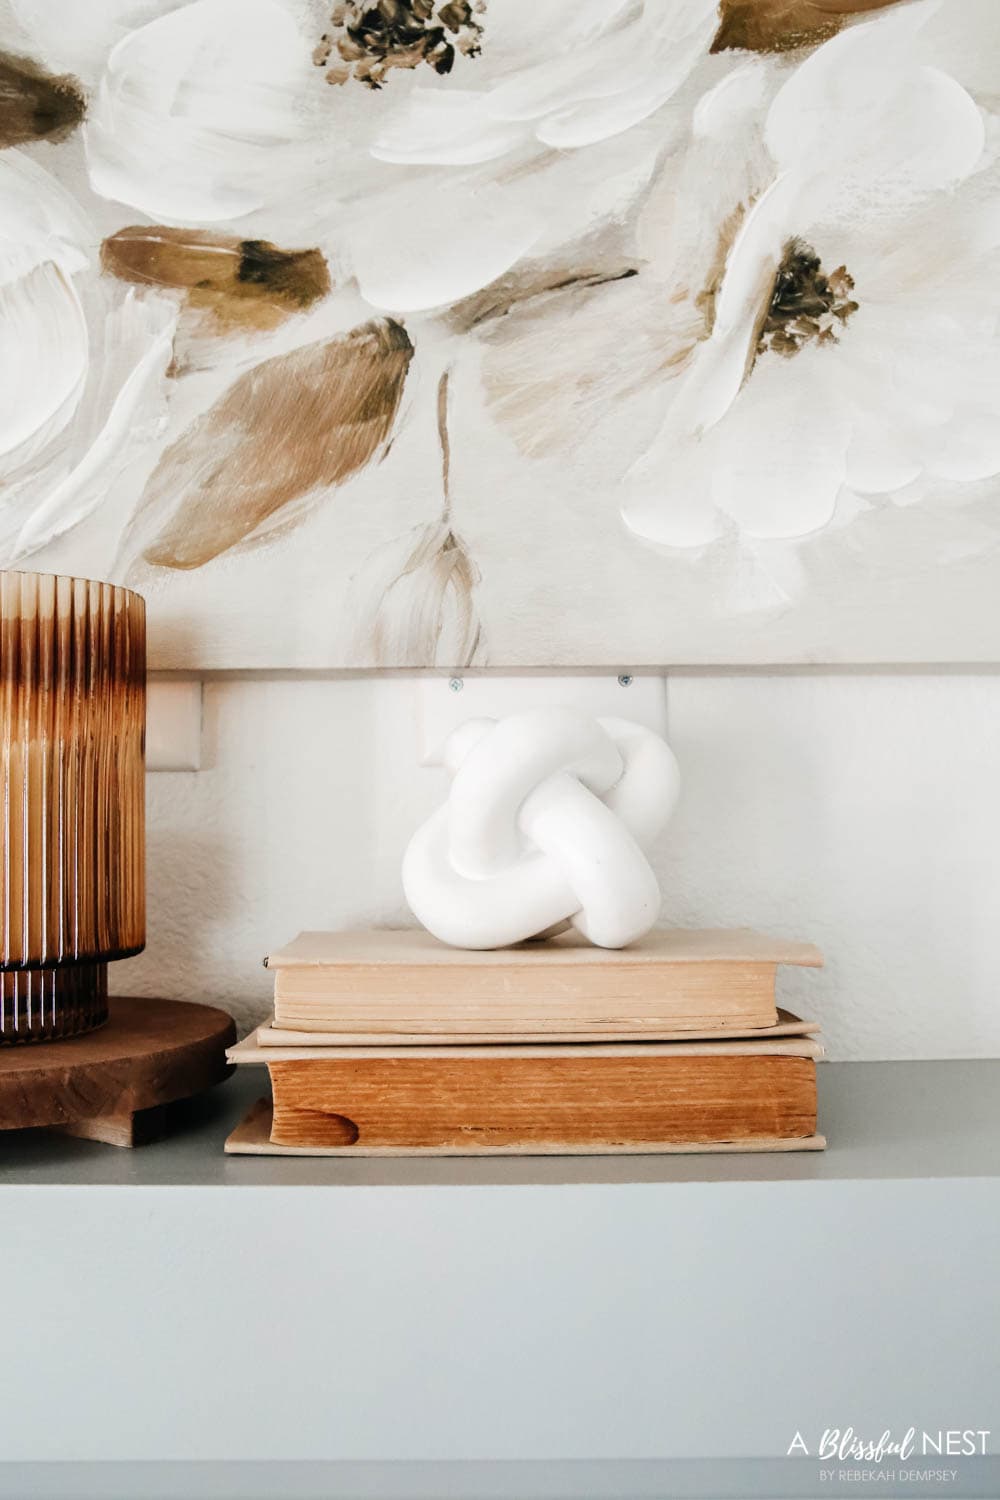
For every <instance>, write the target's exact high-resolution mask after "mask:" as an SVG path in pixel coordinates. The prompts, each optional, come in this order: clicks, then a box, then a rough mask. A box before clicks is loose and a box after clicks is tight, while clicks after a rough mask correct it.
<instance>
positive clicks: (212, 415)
mask: <svg viewBox="0 0 1000 1500" xmlns="http://www.w3.org/2000/svg"><path fill="white" fill-rule="evenodd" d="M412 356H413V345H412V344H411V343H410V340H409V338H408V336H407V334H406V331H405V329H403V328H402V327H401V326H400V324H398V323H395V322H393V321H391V320H390V319H380V320H377V321H373V322H370V323H364V324H361V325H360V326H359V327H357V328H353V329H352V330H351V331H350V332H349V333H346V334H343V335H341V336H339V337H337V338H332V339H326V340H323V341H322V342H320V343H315V344H307V345H305V346H304V347H302V348H299V349H295V350H293V351H292V352H291V353H290V354H282V355H278V356H276V357H275V358H273V359H268V360H265V361H264V362H263V363H262V364H260V365H258V366H256V368H255V369H253V370H250V371H248V373H247V374H245V375H243V376H241V377H240V379H239V380H237V381H235V382H234V384H233V385H231V386H230V387H229V389H228V391H227V392H226V393H225V395H224V396H223V397H222V398H221V399H220V400H219V401H217V402H216V404H215V405H214V406H212V407H211V408H210V409H209V410H208V411H207V412H205V413H204V414H203V415H202V416H200V417H199V418H198V419H197V420H196V421H194V422H192V424H191V425H190V427H188V428H187V430H186V431H185V432H183V433H182V434H181V435H180V437H179V438H177V440H176V441H175V442H174V443H172V444H171V446H170V447H169V448H167V450H166V452H165V453H164V454H163V456H162V457H161V459H160V461H159V463H158V464H157V466H156V469H155V470H154V471H153V474H152V476H151V478H150V480H149V483H148V485H147V486H146V491H145V494H144V495H143V497H142V501H141V502H140V506H139V510H138V512H137V514H136V517H135V520H134V522H133V524H132V527H131V530H130V534H129V536H128V537H127V538H126V542H125V550H126V552H127V554H128V555H129V556H135V555H136V554H141V555H142V556H143V558H144V559H145V561H146V562H148V563H151V564H153V565H154V566H156V567H161V568H200V567H202V566H203V565H204V564H205V563H207V562H210V561H211V560H212V559H213V558H215V557H218V556H220V554H221V553H223V552H227V551H228V550H229V549H230V548H231V547H235V546H237V545H238V544H239V543H241V542H244V541H246V540H247V539H248V538H249V537H251V536H252V535H253V534H254V533H255V532H257V531H258V530H259V529H260V528H262V527H265V526H267V525H269V524H273V522H274V520H275V518H276V517H277V516H278V515H279V513H282V512H285V514H286V515H287V512H286V510H285V508H286V507H288V506H290V505H292V503H293V502H296V501H300V500H303V499H305V498H306V497H307V496H308V495H310V494H311V493H312V492H313V491H316V490H321V489H327V488H329V487H331V486H333V485H338V484H342V483H343V481H344V480H345V479H348V478H350V476H351V475H352V474H354V473H356V472H357V470H358V469H361V468H363V467H364V465H365V464H367V463H369V462H370V461H371V459H372V458H374V457H375V455H376V454H377V453H378V452H379V450H380V449H381V448H382V446H383V444H384V443H385V442H386V441H387V440H388V438H389V436H390V433H391V431H392V426H393V423H394V421H395V418H396V413H397V411H398V410H399V403H400V399H401V397H402V393H403V385H404V382H405V380H406V373H407V369H408V368H409V363H410V360H411V358H412ZM164 517H167V518H168V519H166V521H165V524H164Z"/></svg>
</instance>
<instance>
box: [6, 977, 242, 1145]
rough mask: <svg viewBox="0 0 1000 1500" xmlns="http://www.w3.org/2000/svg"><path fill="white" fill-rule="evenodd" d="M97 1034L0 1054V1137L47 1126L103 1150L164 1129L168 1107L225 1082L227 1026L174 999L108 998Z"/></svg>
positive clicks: (230, 1031)
mask: <svg viewBox="0 0 1000 1500" xmlns="http://www.w3.org/2000/svg"><path fill="white" fill-rule="evenodd" d="M110 1011H111V1014H110V1018H109V1020H108V1023H107V1025H106V1026H103V1027H101V1029H100V1030H99V1031H93V1032H90V1033H88V1034H87V1035H86V1036H80V1037H74V1038H72V1039H71V1040H67V1041H58V1042H38V1043H32V1044H29V1045H27V1046H24V1047H11V1048H4V1049H2V1050H0V1130H23V1129H25V1128H27V1127H30V1126H39V1125H42V1126H48V1127H51V1128H54V1129H57V1130H59V1131H61V1132H62V1133H63V1134H65V1135H76V1136H84V1137H86V1138H87V1139H88V1140H96V1141H104V1142H106V1143H107V1144H108V1145H113V1146H138V1145H143V1144H145V1143H146V1142H148V1141H152V1140H156V1139H158V1138H159V1137H160V1136H162V1135H163V1134H164V1133H165V1132H166V1130H167V1129H168V1128H169V1114H170V1111H169V1106H170V1105H171V1104H174V1103H176V1102H177V1101H179V1100H182V1099H189V1098H191V1097H192V1096H193V1095H194V1094H200V1093H202V1092H203V1091H204V1090H205V1089H207V1088H211V1087H212V1085H213V1084H216V1083H219V1082H221V1081H222V1079H224V1078H226V1077H228V1075H229V1074H230V1072H231V1071H232V1069H231V1068H230V1066H229V1065H228V1064H227V1062H226V1048H227V1047H229V1046H231V1045H232V1044H233V1042H234V1041H235V1040H236V1027H235V1024H234V1022H233V1020H232V1018H231V1017H230V1016H227V1015H226V1013H225V1011H221V1010H216V1009H215V1007H214V1006H209V1005H192V1004H189V1003H187V1002H185V1001H182V1000H150V999H139V998H129V997H122V996H113V997H112V999H111V1001H110Z"/></svg>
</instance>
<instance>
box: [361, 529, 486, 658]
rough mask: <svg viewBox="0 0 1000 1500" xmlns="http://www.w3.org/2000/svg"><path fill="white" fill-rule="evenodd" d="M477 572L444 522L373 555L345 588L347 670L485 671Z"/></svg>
mask: <svg viewBox="0 0 1000 1500" xmlns="http://www.w3.org/2000/svg"><path fill="white" fill-rule="evenodd" d="M478 583H479V569H478V568H477V567H476V565H475V563H474V562H473V561H472V559H471V558H470V556H469V554H468V552H467V551H466V549H465V546H464V544H463V542H462V539H461V537H459V536H457V535H456V534H455V532H454V531H453V529H452V527H451V524H450V522H448V521H439V522H432V523H431V524H429V525H426V526H415V527H413V529H412V530H410V531H407V532H405V533H404V534H403V535H402V536H398V537H395V538H393V540H392V541H391V542H389V543H388V544H387V545H385V546H384V547H380V548H378V549H377V550H376V551H375V552H374V553H373V554H372V555H371V556H370V557H369V558H368V559H367V560H366V561H365V563H364V564H363V566H362V567H361V569H360V571H359V573H358V575H357V577H356V578H355V579H354V582H353V584H352V587H351V595H350V600H349V607H350V612H351V617H352V620H353V621H354V629H353V640H352V649H351V665H352V666H356V667H444V668H452V669H454V668H458V667H469V666H473V665H478V666H482V665H484V654H483V653H484V643H483V637H482V631H481V627H480V623H479V615H478V612H477V609H476V597H475V596H476V587H477V585H478Z"/></svg>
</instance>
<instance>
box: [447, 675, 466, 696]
mask: <svg viewBox="0 0 1000 1500" xmlns="http://www.w3.org/2000/svg"><path fill="white" fill-rule="evenodd" d="M448 686H449V687H450V688H451V691H452V692H453V693H460V692H461V691H462V689H463V688H464V687H465V683H464V682H463V681H462V679H461V677H452V678H451V679H450V680H449V682H448Z"/></svg>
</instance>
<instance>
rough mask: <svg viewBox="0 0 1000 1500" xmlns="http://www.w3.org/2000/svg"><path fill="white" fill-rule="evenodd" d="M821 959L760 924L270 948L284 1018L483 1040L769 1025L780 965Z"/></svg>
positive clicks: (361, 935) (351, 940) (415, 933)
mask: <svg viewBox="0 0 1000 1500" xmlns="http://www.w3.org/2000/svg"><path fill="white" fill-rule="evenodd" d="M822 961H823V960H822V957H821V955H820V953H819V950H818V949H817V948H815V947H814V946H813V945H812V944H811V943H801V942H792V941H789V940H787V939H782V938H771V937H765V936H762V935H761V934H759V933H755V932H751V931H749V930H748V929H719V930H709V931H697V932H695V931H682V930H677V929H672V930H669V929H665V930H658V931H654V932H651V933H649V934H647V936H646V937H644V938H643V939H642V940H641V941H640V942H638V943H635V944H633V945H632V946H631V947H629V948H625V949H621V950H617V949H615V950H610V949H605V948H595V947H593V946H592V945H591V944H589V943H587V942H585V941H583V940H582V939H581V938H579V937H577V936H576V935H575V934H567V935H563V936H560V937H557V938H553V939H550V940H548V941H546V942H540V943H523V944H520V945H519V946H518V947H516V948H503V949H497V950H490V951H485V952H475V951H469V950H466V949H458V948H448V947H446V946H445V945H444V944H443V943H439V942H438V941H437V939H436V938H433V937H431V936H430V934H429V933H426V932H422V931H419V930H411V929H406V930H393V931H382V932H379V931H365V932H304V933H302V934H300V936H299V937H297V938H296V939H295V941H294V942H293V943H290V944H289V945H288V947H286V948H282V949H279V950H278V951H277V952H274V953H272V954H270V955H269V956H268V958H267V960H266V962H267V965H268V968H269V969H271V970H273V972H274V1025H275V1027H276V1028H277V1029H278V1030H279V1031H296V1032H298V1031H303V1032H323V1031H329V1032H333V1033H336V1034H337V1036H338V1037H354V1036H362V1035H363V1036H364V1037H366V1038H371V1037H373V1036H379V1035H395V1036H399V1035H403V1036H409V1037H417V1038H420V1037H427V1038H433V1037H435V1036H438V1035H447V1036H449V1037H452V1038H462V1037H468V1038H469V1039H470V1040H471V1039H476V1040H482V1039H483V1038H485V1037H491V1038H497V1037H501V1038H502V1037H509V1036H513V1035H517V1036H532V1037H542V1036H545V1035H546V1034H551V1035H552V1037H553V1038H555V1037H560V1038H562V1037H566V1038H570V1037H572V1038H573V1039H578V1038H604V1039H607V1040H616V1039H617V1040H628V1039H629V1038H630V1037H636V1038H643V1037H645V1038H648V1039H652V1038H655V1037H657V1036H661V1035H672V1034H674V1033H677V1032H688V1031H694V1032H705V1031H711V1032H715V1031H720V1030H726V1029H729V1028H733V1029H737V1030H747V1029H750V1030H754V1029H761V1028H769V1027H773V1026H776V1025H777V1023H778V1012H777V1006H776V1003H775V981H776V974H777V969H778V966H779V965H780V964H795V965H805V966H807V967H818V966H819V965H821V964H822Z"/></svg>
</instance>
